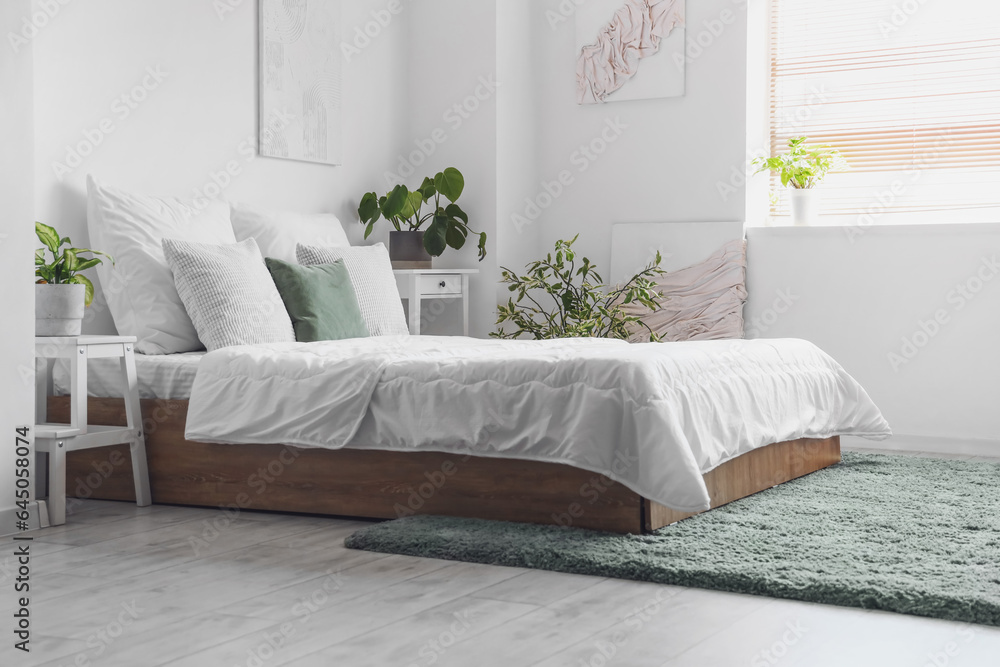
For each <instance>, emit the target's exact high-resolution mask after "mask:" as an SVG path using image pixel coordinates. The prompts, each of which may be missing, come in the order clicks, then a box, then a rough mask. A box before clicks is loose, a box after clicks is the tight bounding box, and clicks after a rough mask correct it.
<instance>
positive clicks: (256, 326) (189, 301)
mask: <svg viewBox="0 0 1000 667" xmlns="http://www.w3.org/2000/svg"><path fill="white" fill-rule="evenodd" d="M163 252H164V254H165V255H166V257H167V262H168V263H169V264H170V268H171V270H172V271H173V273H174V282H175V283H176V284H177V291H178V293H180V295H181V300H183V301H184V305H185V306H186V307H187V311H188V314H189V315H190V316H191V321H192V322H194V327H195V329H197V330H198V336H199V338H201V341H202V342H203V343H204V344H205V347H206V348H208V351H209V352H211V351H212V350H218V349H220V348H223V347H230V346H231V345H255V344H257V343H292V342H295V331H294V329H293V328H292V320H291V318H290V317H288V311H287V310H285V304H284V302H283V301H282V300H281V295H280V294H279V293H278V288H277V287H275V285H274V280H272V279H271V273H270V272H269V271H268V270H267V266H266V265H265V264H264V258H263V257H262V256H261V254H260V249H259V248H258V247H257V243H256V241H254V240H253V239H247V240H246V241H243V242H241V243H236V244H231V245H211V244H208V243H191V242H189V241H178V240H175V239H163Z"/></svg>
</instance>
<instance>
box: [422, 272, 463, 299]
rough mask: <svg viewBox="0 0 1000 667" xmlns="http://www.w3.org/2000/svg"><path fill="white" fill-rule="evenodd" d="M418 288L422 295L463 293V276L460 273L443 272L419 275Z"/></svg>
mask: <svg viewBox="0 0 1000 667" xmlns="http://www.w3.org/2000/svg"><path fill="white" fill-rule="evenodd" d="M418 281H419V282H418V283H417V289H418V290H419V291H420V295H421V296H441V295H446V294H461V293H462V276H461V274H458V273H443V274H435V275H423V276H419V278H418Z"/></svg>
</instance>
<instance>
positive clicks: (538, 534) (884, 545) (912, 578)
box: [346, 453, 1000, 626]
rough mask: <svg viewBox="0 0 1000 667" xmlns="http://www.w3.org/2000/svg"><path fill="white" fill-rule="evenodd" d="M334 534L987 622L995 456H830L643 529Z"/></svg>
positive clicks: (442, 553) (490, 559)
mask: <svg viewBox="0 0 1000 667" xmlns="http://www.w3.org/2000/svg"><path fill="white" fill-rule="evenodd" d="M346 544H347V546H348V547H350V548H352V549H365V550H369V551H379V552H386V553H394V554H407V555H411V556H425V557H429V558H444V559H449V560H460V561H468V562H473V563H488V564H493V565H507V566H514V567H526V568H537V569H544V570H556V571H559V572H573V573H578V574H589V575H596V576H602V577H616V578H620V579H636V580H640V581H651V582H656V583H662V584H673V585H677V586H694V587H700V588H711V589H716V590H722V591H731V592H735V593H748V594H752V595H766V596H769V597H776V598H789V599H793V600H806V601H809V602H820V603H824V604H833V605H842V606H849V607H862V608H865V609H882V610H886V611H894V612H899V613H903V614H914V615H917V616H929V617H933V618H942V619H949V620H955V621H964V622H970V623H979V624H985V625H996V626H1000V464H998V463H979V462H967V461H953V460H940V459H927V458H916V457H907V456H886V455H880V454H855V453H845V454H844V461H843V463H841V464H839V465H837V466H834V467H832V468H827V469H825V470H822V471H820V472H817V473H813V474H812V475H808V476H807V477H803V478H800V479H798V480H794V481H791V482H787V483H785V484H782V485H781V486H778V487H776V488H773V489H770V490H768V491H764V492H763V493H759V494H757V495H755V496H751V497H749V498H745V499H743V500H739V501H737V502H734V503H731V504H729V505H726V506H724V507H720V508H718V509H716V510H713V511H711V512H707V513H705V514H702V515H699V516H696V517H693V518H691V519H688V520H687V521H682V522H680V523H678V524H675V525H673V526H668V527H667V528H663V529H661V530H659V531H657V532H655V533H653V534H650V535H624V536H623V535H612V534H607V533H598V532H592V531H586V530H580V529H575V528H559V527H553V526H537V525H531V524H517V523H503V522H497V521H483V520H478V519H458V518H449V517H435V516H414V517H406V518H402V519H397V520H395V521H389V522H386V523H380V524H374V525H372V526H370V527H367V528H364V529H362V530H360V531H358V532H356V533H354V534H353V535H351V536H350V537H349V538H348V539H347V541H346Z"/></svg>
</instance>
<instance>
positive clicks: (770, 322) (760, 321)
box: [745, 287, 799, 338]
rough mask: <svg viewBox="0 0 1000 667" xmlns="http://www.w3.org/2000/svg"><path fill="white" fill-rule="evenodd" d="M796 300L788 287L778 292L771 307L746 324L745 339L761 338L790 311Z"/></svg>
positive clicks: (797, 298)
mask: <svg viewBox="0 0 1000 667" xmlns="http://www.w3.org/2000/svg"><path fill="white" fill-rule="evenodd" d="M798 300H799V297H798V296H797V295H796V294H795V293H793V292H792V289H791V288H790V287H786V288H785V289H781V290H778V292H777V294H776V295H775V297H774V301H772V302H771V305H770V306H768V307H767V308H765V309H764V310H763V311H761V314H760V315H758V316H757V317H755V318H753V319H752V320H750V321H749V322H747V323H746V327H745V336H746V337H747V338H761V337H763V336H764V334H766V333H767V332H768V331H769V330H770V329H771V327H773V326H774V325H775V324H776V323H777V322H778V320H780V319H781V316H782V315H784V314H786V313H787V312H788V311H789V310H791V309H792V306H794V305H795V302H796V301H798Z"/></svg>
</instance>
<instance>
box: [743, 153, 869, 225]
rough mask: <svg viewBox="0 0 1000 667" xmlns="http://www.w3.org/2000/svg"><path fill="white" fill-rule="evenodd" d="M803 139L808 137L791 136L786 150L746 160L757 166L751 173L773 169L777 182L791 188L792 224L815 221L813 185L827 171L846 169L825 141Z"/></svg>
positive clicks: (814, 187) (816, 202)
mask: <svg viewBox="0 0 1000 667" xmlns="http://www.w3.org/2000/svg"><path fill="white" fill-rule="evenodd" d="M807 140H808V137H792V138H791V139H789V140H788V152H787V153H785V154H783V155H778V156H775V157H769V158H763V157H759V158H756V159H755V160H754V161H753V162H751V163H750V164H751V165H753V166H755V167H757V171H755V172H754V173H755V174H759V173H760V172H762V171H771V172H775V173H777V174H778V175H779V176H780V178H781V184H782V185H783V186H785V187H786V188H791V191H790V194H791V200H792V224H793V225H796V226H807V225H812V224H815V223H816V221H817V220H818V216H819V202H818V196H817V194H816V186H817V185H819V184H820V182H821V181H822V180H823V179H824V178H825V177H826V175H827V174H828V173H830V172H832V171H844V170H846V169H848V168H849V167H848V164H847V160H845V159H844V157H843V156H842V155H841V154H840V151H838V150H837V149H836V148H833V147H831V146H829V145H827V144H817V145H809V144H807V143H806V141H807Z"/></svg>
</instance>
